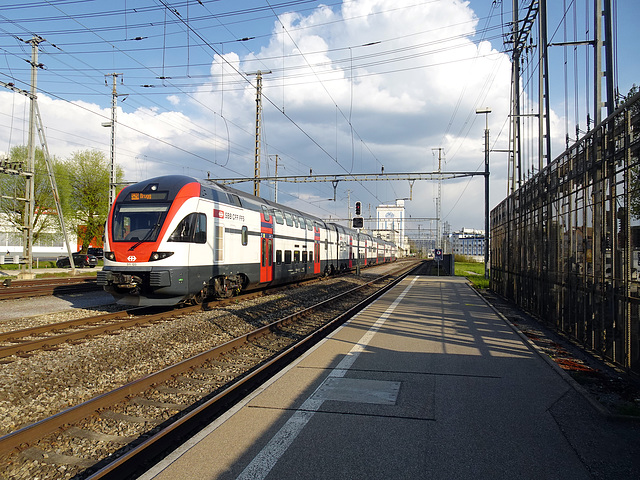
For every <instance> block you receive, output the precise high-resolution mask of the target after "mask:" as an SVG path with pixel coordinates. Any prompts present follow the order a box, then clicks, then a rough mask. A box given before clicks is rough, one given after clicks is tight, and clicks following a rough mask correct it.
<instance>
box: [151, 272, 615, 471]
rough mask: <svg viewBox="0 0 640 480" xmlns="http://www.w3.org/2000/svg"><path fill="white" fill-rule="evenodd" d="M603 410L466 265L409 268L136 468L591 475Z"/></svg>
mask: <svg viewBox="0 0 640 480" xmlns="http://www.w3.org/2000/svg"><path fill="white" fill-rule="evenodd" d="M594 415H595V416H594ZM598 422H601V421H600V420H599V419H598V417H597V415H596V414H595V413H594V411H593V409H592V407H591V406H590V405H589V404H588V402H586V401H585V400H584V399H583V398H582V397H581V396H580V395H577V394H576V392H575V391H574V390H573V388H572V387H571V386H570V385H569V384H568V383H567V382H566V381H565V380H564V379H563V378H562V377H561V376H560V375H558V374H557V373H556V372H555V371H554V370H553V369H551V368H550V367H549V366H548V365H547V363H545V362H544V361H543V360H542V358H540V357H539V356H538V354H537V353H535V352H534V351H533V350H532V349H530V347H528V346H527V345H526V344H525V343H523V341H522V340H521V338H520V337H519V336H518V335H517V334H516V333H515V332H514V331H513V330H512V329H511V327H510V326H509V325H507V324H506V323H505V322H504V321H503V320H502V319H501V318H500V317H499V316H497V315H496V314H495V313H494V311H493V310H492V309H491V308H490V307H489V306H488V305H486V304H485V303H484V301H483V300H482V299H481V298H480V297H479V296H478V295H476V293H475V292H474V291H473V290H472V289H471V287H470V286H469V285H468V284H467V282H466V281H465V280H464V279H460V278H455V277H415V276H413V277H408V278H407V279H405V280H404V281H403V282H402V283H401V284H400V285H398V286H396V287H395V288H394V289H393V290H391V291H390V292H388V293H387V294H386V295H384V296H383V297H382V298H381V299H379V300H378V301H376V302H375V303H373V304H372V305H371V306H370V307H368V308H367V309H366V310H365V311H363V312H362V313H360V314H359V315H358V316H357V317H356V318H354V319H353V320H352V321H350V322H349V323H348V324H346V325H345V326H343V327H342V328H340V329H339V330H337V331H336V332H334V334H333V335H332V336H331V337H330V338H328V339H326V340H325V341H323V342H321V343H320V344H319V345H318V346H316V347H315V348H314V349H313V350H311V351H310V352H308V353H307V354H306V355H305V356H304V357H302V358H301V359H299V360H298V361H297V362H296V363H295V364H294V365H292V366H291V367H289V368H288V369H287V370H286V371H284V372H282V373H281V374H280V375H279V376H278V377H277V378H274V379H272V380H271V381H270V382H268V384H266V385H264V386H263V387H262V388H261V389H260V390H259V391H257V392H255V393H254V395H253V396H252V397H251V398H249V399H247V400H246V401H245V402H244V403H243V404H242V405H238V406H237V408H235V409H234V410H233V411H231V412H229V413H228V414H226V415H225V416H224V417H222V418H220V419H218V420H217V421H216V422H214V423H213V424H212V425H210V426H209V427H208V428H207V429H206V430H204V431H203V432H201V433H200V434H199V435H197V436H196V437H195V438H194V439H192V441H190V442H189V443H188V444H185V445H183V446H181V447H179V448H178V449H177V450H176V451H175V452H174V453H173V454H172V455H171V456H169V457H168V458H167V459H165V461H163V462H162V463H161V464H159V465H157V466H156V467H154V468H152V469H151V470H149V472H147V473H146V474H145V475H143V476H142V477H141V478H144V479H146V480H150V479H155V480H165V479H166V480H168V479H171V480H176V479H194V478H198V479H214V478H215V479H227V478H229V479H231V478H242V479H252V480H255V479H262V478H269V479H296V480H297V479H310V478H318V479H334V478H340V479H350V478H357V479H385V480H386V479H389V478H435V479H467V478H469V479H470V478H473V479H496V478H504V479H513V478H532V479H533V478H535V479H540V478H545V479H547V478H549V479H550V478H562V479H565V480H568V479H587V478H594V477H593V476H592V473H593V471H592V470H593V468H592V467H591V463H592V462H590V460H589V458H586V457H587V456H588V455H589V453H588V452H589V448H592V447H593V448H595V449H597V446H598V443H597V442H598V441H599V438H600V435H601V433H602V431H603V429H606V428H607V426H606V424H601V423H598ZM594 425H596V426H595V427H594ZM616 438H617V437H616ZM602 440H603V441H606V442H608V445H609V448H611V447H612V445H613V443H615V439H612V438H604V437H602ZM589 442H591V443H589ZM612 442H613V443H612ZM587 444H588V445H587Z"/></svg>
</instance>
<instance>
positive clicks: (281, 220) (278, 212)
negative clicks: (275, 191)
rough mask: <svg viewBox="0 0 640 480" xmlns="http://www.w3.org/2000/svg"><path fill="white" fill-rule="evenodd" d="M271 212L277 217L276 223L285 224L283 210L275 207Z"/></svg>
mask: <svg viewBox="0 0 640 480" xmlns="http://www.w3.org/2000/svg"><path fill="white" fill-rule="evenodd" d="M271 213H272V214H273V216H274V217H275V219H276V223H279V224H280V225H284V217H283V216H282V210H278V209H276V208H274V209H272V210H271Z"/></svg>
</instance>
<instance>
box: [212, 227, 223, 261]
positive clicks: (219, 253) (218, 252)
mask: <svg viewBox="0 0 640 480" xmlns="http://www.w3.org/2000/svg"><path fill="white" fill-rule="evenodd" d="M213 231H214V233H215V235H214V237H213V255H214V256H213V260H214V261H216V262H221V261H223V260H224V244H223V241H224V227H223V226H216V227H214V229H213Z"/></svg>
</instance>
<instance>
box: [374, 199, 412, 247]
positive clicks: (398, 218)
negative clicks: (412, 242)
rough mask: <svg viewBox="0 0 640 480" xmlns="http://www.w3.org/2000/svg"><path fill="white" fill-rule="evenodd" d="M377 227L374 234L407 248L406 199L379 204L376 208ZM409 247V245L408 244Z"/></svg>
mask: <svg viewBox="0 0 640 480" xmlns="http://www.w3.org/2000/svg"><path fill="white" fill-rule="evenodd" d="M376 220H377V228H376V229H375V230H374V231H373V233H374V236H380V237H382V238H384V239H385V240H389V241H391V242H394V243H395V244H396V245H398V247H399V248H402V249H404V248H405V238H406V237H405V234H404V223H405V215H404V200H396V204H395V205H379V206H378V207H377V208H376ZM407 248H408V245H407Z"/></svg>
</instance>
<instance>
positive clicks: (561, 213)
mask: <svg viewBox="0 0 640 480" xmlns="http://www.w3.org/2000/svg"><path fill="white" fill-rule="evenodd" d="M639 151H640V95H636V96H635V97H633V98H632V99H631V100H630V101H628V102H627V103H626V105H625V106H624V107H622V108H620V109H618V110H616V112H614V113H613V114H612V115H611V116H609V117H608V118H607V119H606V120H605V121H604V122H602V123H601V124H600V125H598V126H597V127H596V128H594V129H593V130H592V131H590V132H589V133H588V134H586V135H585V136H584V137H583V138H582V139H580V140H579V141H578V142H577V143H575V144H574V145H573V146H572V147H571V148H569V149H568V150H567V151H565V152H564V153H563V154H562V155H561V156H560V157H558V158H557V159H556V160H554V161H553V163H551V164H550V165H548V166H547V167H546V168H545V169H544V170H543V171H541V172H540V173H539V174H537V175H536V176H535V177H533V178H532V179H531V180H529V181H528V182H527V183H526V184H524V185H523V186H522V187H521V188H519V189H518V190H517V191H516V192H515V193H513V194H512V195H511V196H509V197H508V198H506V199H505V200H504V201H503V202H502V203H501V204H499V205H498V206H497V207H496V208H495V209H494V210H493V211H492V212H491V237H490V238H491V280H490V282H491V283H490V285H491V288H492V289H493V290H495V291H496V292H498V293H500V294H502V295H503V296H505V297H507V298H509V299H511V300H513V301H514V302H516V303H517V304H518V305H520V306H522V307H523V308H524V309H526V310H527V311H529V312H531V313H533V314H534V315H536V316H537V317H539V318H540V319H541V320H543V321H544V322H546V323H549V324H552V325H553V326H555V327H556V328H557V329H559V330H561V331H562V332H564V333H566V334H568V335H570V336H571V337H573V338H574V339H575V340H577V341H579V342H580V343H582V344H583V345H584V346H586V347H587V348H590V349H592V350H595V351H597V352H599V353H600V354H602V355H603V356H605V357H606V358H608V359H610V360H611V361H613V362H615V363H616V364H618V365H620V366H623V367H624V368H626V369H628V370H630V371H632V372H635V373H637V374H640V281H639V277H638V274H639V272H638V270H639V263H640V162H639Z"/></svg>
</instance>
